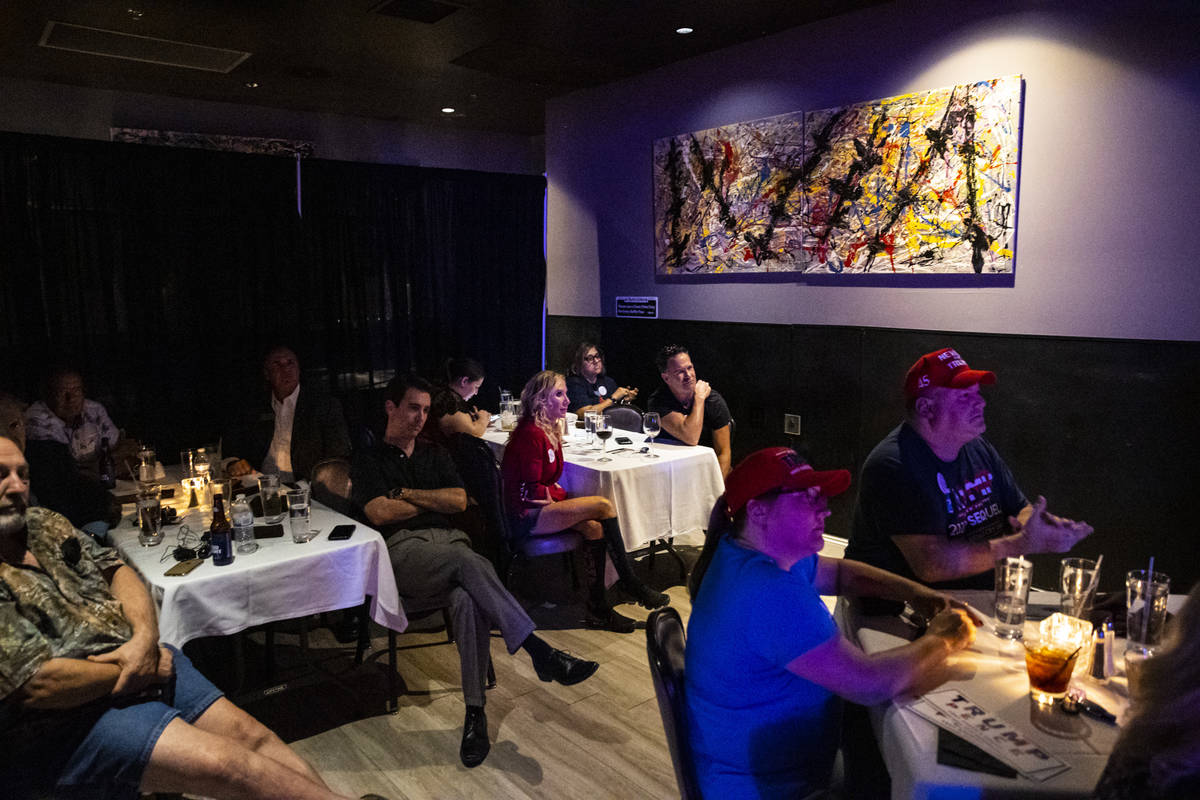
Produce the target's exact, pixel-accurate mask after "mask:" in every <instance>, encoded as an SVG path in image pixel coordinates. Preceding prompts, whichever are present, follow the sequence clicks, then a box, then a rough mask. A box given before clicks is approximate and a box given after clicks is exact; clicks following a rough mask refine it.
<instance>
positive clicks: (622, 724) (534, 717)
mask: <svg viewBox="0 0 1200 800" xmlns="http://www.w3.org/2000/svg"><path fill="white" fill-rule="evenodd" d="M830 544H831V546H827V548H826V550H825V551H824V552H825V554H827V555H833V556H840V555H841V547H840V543H838V542H836V541H834V542H831V543H830ZM680 551H681V553H682V555H683V558H684V560H685V562H686V566H687V567H689V568H690V566H691V564H692V563H693V562H694V560H695V558H696V556H697V555H698V552H699V548H697V547H682V548H680ZM541 561H543V562H548V565H547V564H543V565H542V568H543V570H545V569H546V568H547V566H548V568H549V572H543V574H540V575H539V574H536V573H535V574H528V575H525V576H524V580H518V582H517V585H518V587H520V586H522V585H524V586H526V587H528V586H529V585H530V584H531V583H532V584H533V585H536V586H538V589H537V591H538V593H539V594H540V596H539V597H538V598H536V599H535V600H533V601H532V602H533V605H532V606H531V607H530V608H529V613H530V616H532V617H533V619H534V621H535V622H537V624H538V628H539V635H541V636H542V637H543V638H545V639H546V640H547V641H548V642H549V643H550V644H551V645H552V646H554V647H558V648H562V649H565V650H569V651H571V652H572V653H574V654H575V655H577V656H579V657H582V658H587V659H592V660H595V661H598V662H600V669H599V671H598V672H597V673H596V674H595V675H594V676H592V677H591V678H590V679H588V680H587V681H584V682H583V683H581V684H578V685H576V686H571V687H565V686H560V685H558V684H555V683H543V682H541V681H540V680H538V678H537V675H536V674H535V673H534V671H533V667H532V665H531V664H530V661H529V657H528V656H527V655H526V654H525V653H524V652H518V653H517V654H516V655H515V656H509V655H508V654H507V652H506V650H505V647H504V643H503V640H501V639H500V638H499V637H498V635H497V634H494V635H493V639H492V657H493V662H494V664H495V669H496V678H497V686H496V688H495V689H493V690H490V691H489V692H488V693H487V715H488V731H489V733H490V736H491V740H492V750H491V753H490V754H489V755H488V758H487V760H486V761H485V762H484V763H483V764H482V765H480V766H479V767H476V768H474V769H467V768H466V767H464V766H463V765H462V764H461V763H460V761H459V758H458V747H459V740H460V737H461V735H462V723H463V714H464V705H463V699H462V692H461V689H460V687H461V683H460V677H459V668H458V654H457V651H456V650H455V648H454V645H453V644H450V643H447V641H446V635H445V632H444V631H441V630H438V631H435V632H425V633H421V632H412V628H410V632H406V633H405V634H403V635H401V636H400V638H399V646H400V648H401V650H400V653H399V670H398V672H399V674H400V676H401V677H402V678H403V682H404V686H403V687H402V692H403V694H402V696H401V697H400V702H399V710H398V711H397V712H395V713H388V712H387V710H386V707H385V703H386V700H387V691H386V671H385V670H386V665H387V660H386V652H385V651H386V642H387V638H386V635H384V633H383V631H382V629H380V628H378V626H374V625H373V626H372V632H373V638H372V656H371V657H370V658H369V660H368V663H367V664H366V665H365V666H364V667H362V668H359V669H357V670H349V671H347V672H346V673H345V678H344V682H345V684H346V685H345V686H342V685H339V684H338V683H337V682H333V681H326V682H324V683H320V684H317V685H315V686H310V687H305V688H297V689H294V690H289V691H286V692H281V693H279V694H276V695H273V696H271V697H269V698H266V699H264V700H261V701H258V702H254V703H252V704H250V705H247V710H248V711H250V712H251V713H252V714H254V715H255V716H257V717H258V718H259V719H261V720H262V721H263V722H264V723H266V724H267V725H268V726H269V727H271V728H272V729H273V730H275V731H276V732H277V733H279V735H280V736H282V737H283V738H284V739H285V740H286V741H288V742H289V743H290V744H291V745H292V746H293V747H294V748H295V749H296V750H297V751H298V752H299V753H300V754H301V755H302V756H303V757H304V758H306V759H308V760H309V761H310V762H311V763H312V764H313V765H314V766H315V767H316V768H317V770H318V771H319V772H320V773H321V774H322V776H324V778H325V780H326V781H327V782H328V783H329V785H330V786H331V787H332V788H333V789H334V790H335V791H338V792H342V793H344V794H347V795H349V796H351V797H358V796H359V795H361V794H366V793H369V792H373V793H376V794H380V795H383V796H384V797H387V798H389V799H390V800H401V798H407V799H409V800H419V799H421V798H439V800H441V799H445V798H555V800H557V799H558V798H572V799H574V798H622V800H625V799H626V798H674V797H678V796H679V794H678V791H677V790H676V787H675V776H674V771H673V767H672V765H671V759H670V755H669V753H668V751H667V745H666V739H665V737H664V734H663V729H662V722H661V720H660V717H659V712H658V705H657V701H656V700H655V696H654V687H653V684H652V683H651V679H650V672H649V666H648V663H647V660H646V635H645V631H643V630H638V631H635V632H634V633H632V634H616V633H608V632H605V631H591V630H586V629H582V628H580V627H579V626H578V619H579V617H580V615H581V613H582V608H581V606H579V605H578V601H579V594H578V593H576V592H574V591H573V590H572V589H571V587H570V586H569V584H568V582H567V580H566V578H565V572H564V571H563V570H562V569H561V564H555V563H554V560H553V559H541ZM637 569H638V572H639V574H640V575H641V576H642V577H643V578H644V579H645V580H646V581H647V582H648V583H650V584H651V585H652V586H655V587H656V588H658V589H660V590H662V591H666V592H667V593H668V594H669V595H670V597H671V605H673V606H674V607H675V608H676V609H678V610H679V612H680V615H681V616H682V617H683V619H684V621H685V623H686V621H687V618H688V615H689V612H690V611H691V603H690V602H689V600H688V596H687V591H686V589H685V588H684V587H683V585H682V583H681V580H682V579H681V576H680V569H679V566H678V565H677V564H676V563H675V562H674V561H672V560H670V559H667V558H663V557H661V556H660V557H659V559H658V562H657V564H656V565H655V568H654V569H653V570H651V569H650V568H649V564H648V562H647V560H646V559H644V558H643V559H641V561H640V562H639V563H638V565H637ZM518 577H519V578H520V577H521V576H518ZM530 579H532V580H530ZM618 609H619V610H620V611H621V612H622V613H624V614H626V615H627V616H631V617H635V618H638V619H645V618H646V616H647V614H648V612H647V611H645V610H644V609H641V608H638V607H637V606H634V605H631V604H623V605H619V606H618ZM438 621H439V618H436V617H435V618H430V619H427V620H426V621H425V622H426V624H433V625H436V624H437V622H438ZM420 624H421V623H420V621H418V622H415V623H414V625H413V628H415V627H419V626H420ZM258 636H259V635H258V634H255V635H253V636H251V637H250V641H249V642H247V644H246V647H247V650H246V661H247V662H254V661H255V660H256V658H257V656H258V655H259V654H258V653H256V652H255V650H254V647H255V642H256V641H259V640H258V639H257V637H258ZM296 641H297V639H296V637H295V636H292V635H289V634H285V633H281V634H280V635H279V637H278V650H279V659H280V662H281V665H282V671H283V673H284V674H285V675H286V673H287V670H288V663H287V662H288V659H289V657H290V658H291V659H292V660H293V661H294V660H295V659H296V658H297V657H298V656H297V654H298V653H299V652H300V651H299V649H298V647H296V646H295V644H296ZM310 652H313V653H315V654H316V655H317V656H318V657H319V658H323V659H328V663H329V665H330V667H331V669H334V670H336V671H341V670H346V669H348V668H349V667H350V665H351V658H352V648H351V647H348V646H345V645H338V644H337V642H336V641H335V640H334V638H333V636H332V634H331V633H330V632H329V631H328V630H326V629H317V630H314V631H313V632H312V634H311V637H310ZM251 677H252V678H253V675H252V676H251Z"/></svg>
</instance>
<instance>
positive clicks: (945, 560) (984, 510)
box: [846, 347, 1092, 612]
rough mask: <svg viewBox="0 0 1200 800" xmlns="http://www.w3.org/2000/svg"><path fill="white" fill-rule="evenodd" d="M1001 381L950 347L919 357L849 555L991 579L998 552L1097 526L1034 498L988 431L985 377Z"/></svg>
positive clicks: (979, 581) (928, 572) (1034, 546)
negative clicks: (1048, 507)
mask: <svg viewBox="0 0 1200 800" xmlns="http://www.w3.org/2000/svg"><path fill="white" fill-rule="evenodd" d="M995 382H996V376H995V374H993V373H991V372H988V371H986V370H973V369H971V368H969V367H968V366H967V362H966V361H965V360H963V358H962V357H961V356H960V355H959V354H958V353H957V352H956V351H955V350H953V349H951V348H948V347H947V348H943V349H941V350H935V351H934V352H932V353H927V354H925V355H923V356H921V357H920V358H919V359H917V362H916V363H915V364H913V365H912V367H911V368H910V369H909V371H908V375H907V376H906V377H905V381H904V396H905V401H906V406H907V414H906V416H905V421H904V422H902V423H901V424H900V425H899V426H897V427H896V428H895V429H894V430H893V431H892V432H891V433H889V434H888V435H887V436H886V437H885V438H884V439H883V441H881V442H880V443H879V444H878V445H876V447H875V449H874V450H872V451H871V454H870V455H869V456H867V460H866V463H864V464H863V468H862V473H861V476H860V478H859V481H858V486H859V489H858V499H857V502H856V504H855V507H854V520H853V523H852V527H851V532H850V544H849V546H848V547H847V548H846V558H852V559H855V560H857V561H865V562H866V563H868V564H873V565H874V566H877V567H880V568H882V569H886V570H888V571H889V572H894V573H896V574H898V575H903V576H904V577H906V578H911V579H913V580H916V581H919V582H921V583H924V584H926V585H928V586H932V587H934V588H937V589H990V588H992V582H993V566H994V564H995V562H996V560H997V559H999V558H1002V557H1005V556H1015V555H1020V554H1023V553H1065V552H1066V551H1068V550H1070V549H1071V547H1073V546H1074V545H1075V543H1076V542H1078V541H1079V540H1081V539H1083V538H1084V537H1085V536H1087V535H1088V534H1090V533H1091V532H1092V528H1091V526H1090V525H1088V524H1087V523H1084V522H1075V521H1073V520H1069V519H1063V518H1061V517H1057V516H1055V515H1053V514H1050V513H1049V512H1048V511H1046V499H1045V498H1043V497H1038V498H1037V499H1036V500H1035V501H1034V502H1033V503H1030V502H1029V501H1028V500H1026V498H1025V495H1024V494H1023V493H1022V492H1021V489H1020V488H1019V487H1018V486H1017V482H1016V479H1015V478H1014V477H1013V474H1012V472H1011V471H1010V470H1009V468H1008V465H1007V464H1005V463H1004V459H1002V458H1001V457H1000V454H999V453H998V452H996V448H994V447H993V446H992V444H991V443H990V442H989V441H988V440H987V439H985V438H983V432H984V431H985V430H986V429H987V425H986V423H985V421H984V415H983V409H984V406H985V405H986V404H985V403H984V399H983V395H982V394H980V391H979V387H980V385H981V384H983V385H990V384H993V383H995ZM885 610H894V609H884V608H881V607H876V608H874V609H872V611H875V612H882V611H885Z"/></svg>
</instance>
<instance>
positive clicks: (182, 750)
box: [141, 704, 345, 800]
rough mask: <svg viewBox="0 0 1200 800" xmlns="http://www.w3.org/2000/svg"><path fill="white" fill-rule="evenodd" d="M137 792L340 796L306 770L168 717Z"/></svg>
mask: <svg viewBox="0 0 1200 800" xmlns="http://www.w3.org/2000/svg"><path fill="white" fill-rule="evenodd" d="M230 705H232V704H230ZM207 713H208V712H205V715H207ZM201 719H203V716H202V717H201ZM296 758H297V759H298V758H299V757H296ZM309 772H311V768H310V769H309ZM141 791H142V792H146V793H155V792H167V793H172V792H173V793H182V792H187V793H189V794H201V795H204V796H205V797H214V798H221V800H224V799H225V798H231V799H236V798H260V799H261V800H275V799H276V798H278V800H345V798H341V797H340V796H339V795H335V794H334V793H333V792H331V791H330V790H329V788H328V787H326V786H325V785H324V784H323V783H320V782H318V781H314V780H313V779H312V778H311V777H310V775H309V774H308V773H307V772H306V773H301V772H298V771H296V770H293V769H289V768H288V767H286V766H284V765H283V764H281V763H280V762H278V761H276V760H275V759H273V758H268V757H266V756H263V755H260V754H259V753H257V752H255V751H254V750H252V749H248V748H247V747H246V746H244V745H243V744H242V743H240V742H237V741H235V740H234V739H232V738H229V737H227V736H222V735H219V734H216V733H210V732H209V731H206V730H201V729H200V728H198V727H196V726H194V725H189V724H187V723H186V722H184V721H183V720H181V719H173V720H171V721H170V722H169V723H168V724H167V727H166V728H164V729H163V732H162V734H161V735H160V736H159V737H158V742H157V743H156V744H155V745H154V750H153V751H151V753H150V763H149V764H147V765H146V771H145V772H144V773H143V774H142V785H141Z"/></svg>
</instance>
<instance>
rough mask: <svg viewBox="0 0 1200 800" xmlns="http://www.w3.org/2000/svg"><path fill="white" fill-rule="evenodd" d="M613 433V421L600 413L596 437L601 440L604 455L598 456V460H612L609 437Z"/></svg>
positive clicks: (597, 420) (597, 418)
mask: <svg viewBox="0 0 1200 800" xmlns="http://www.w3.org/2000/svg"><path fill="white" fill-rule="evenodd" d="M612 435H613V430H612V423H610V422H609V421H608V417H606V416H604V415H600V416H598V417H596V438H598V439H599V440H600V444H601V447H602V448H603V449H602V450H601V453H602V455H601V456H600V458H597V459H596V460H597V461H612V459H611V458H609V457H608V439H609V437H610V436H612Z"/></svg>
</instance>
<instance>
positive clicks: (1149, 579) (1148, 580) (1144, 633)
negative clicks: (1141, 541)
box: [1142, 556, 1154, 644]
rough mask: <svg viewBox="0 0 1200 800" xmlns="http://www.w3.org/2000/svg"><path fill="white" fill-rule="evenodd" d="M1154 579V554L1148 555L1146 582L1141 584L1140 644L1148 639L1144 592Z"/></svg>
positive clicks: (1145, 642)
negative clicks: (1148, 563) (1148, 567)
mask: <svg viewBox="0 0 1200 800" xmlns="http://www.w3.org/2000/svg"><path fill="white" fill-rule="evenodd" d="M1153 581H1154V556H1150V569H1148V570H1146V582H1145V583H1143V584H1142V644H1147V643H1149V641H1150V608H1149V603H1148V602H1147V598H1146V592H1147V590H1148V589H1150V584H1151V583H1153Z"/></svg>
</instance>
